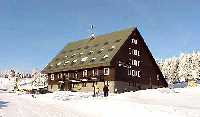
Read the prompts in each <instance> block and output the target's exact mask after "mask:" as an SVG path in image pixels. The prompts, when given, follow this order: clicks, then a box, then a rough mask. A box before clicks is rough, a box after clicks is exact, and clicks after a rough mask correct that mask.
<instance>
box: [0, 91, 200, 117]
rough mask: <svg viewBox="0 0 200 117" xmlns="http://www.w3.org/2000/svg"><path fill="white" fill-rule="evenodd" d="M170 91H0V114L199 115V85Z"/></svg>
mask: <svg viewBox="0 0 200 117" xmlns="http://www.w3.org/2000/svg"><path fill="white" fill-rule="evenodd" d="M170 91H171V90H169V89H157V90H144V91H138V92H129V93H123V94H118V95H113V96H109V97H106V98H103V97H98V98H93V97H87V96H85V97H87V98H73V99H71V98H69V97H68V98H69V99H70V100H67V101H61V100H62V99H61V100H58V99H59V98H58V96H59V95H55V94H45V95H37V96H36V98H32V97H31V95H30V94H23V95H17V94H14V93H2V92H0V101H4V102H8V103H7V104H6V106H5V107H2V108H0V117H1V116H2V117H113V116H115V117H121V116H124V117H126V116H127V117H128V116H141V117H143V116H148V117H158V116H159V117H160V116H162V117H200V101H199V99H200V88H198V89H176V93H174V92H170ZM58 93H59V92H58ZM79 95H80V97H84V96H81V95H83V94H79ZM56 96H57V97H56ZM62 96H63V95H62V92H61V95H60V97H62ZM76 96H78V95H77V93H76ZM57 98H58V99H57ZM68 98H67V99H68Z"/></svg>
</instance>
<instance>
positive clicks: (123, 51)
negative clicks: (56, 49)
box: [42, 28, 168, 92]
mask: <svg viewBox="0 0 200 117" xmlns="http://www.w3.org/2000/svg"><path fill="white" fill-rule="evenodd" d="M42 72H43V73H46V74H47V75H48V90H49V91H56V90H72V91H86V92H88V91H93V86H94V85H96V86H97V87H99V88H100V89H101V90H102V89H103V87H104V85H108V86H109V91H110V92H124V91H136V90H142V89H147V88H158V87H167V86H168V84H167V82H166V81H165V79H164V77H163V75H162V73H161V71H160V69H159V67H158V65H157V64H156V62H155V60H154V58H153V56H152V54H151V52H150V51H149V49H148V47H147V45H146V44H145V42H144V39H143V37H142V36H141V35H140V33H139V31H138V29H137V28H128V29H125V30H120V31H116V32H112V33H109V34H105V35H101V36H96V37H94V36H93V37H91V38H88V39H84V40H79V41H76V42H71V43H69V44H67V45H66V46H65V47H64V49H63V50H62V51H61V52H60V53H59V54H58V55H57V56H56V57H55V58H53V60H52V61H51V62H50V63H49V64H48V65H47V66H46V67H45V68H44V69H43V71H42Z"/></svg>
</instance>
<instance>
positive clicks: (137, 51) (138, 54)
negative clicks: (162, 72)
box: [132, 49, 140, 56]
mask: <svg viewBox="0 0 200 117" xmlns="http://www.w3.org/2000/svg"><path fill="white" fill-rule="evenodd" d="M132 54H133V55H136V56H140V51H139V50H135V49H132Z"/></svg>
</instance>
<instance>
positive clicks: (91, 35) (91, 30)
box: [90, 25, 95, 40]
mask: <svg viewBox="0 0 200 117" xmlns="http://www.w3.org/2000/svg"><path fill="white" fill-rule="evenodd" d="M90 33H91V34H90V39H91V40H92V39H94V38H95V33H94V25H91V26H90Z"/></svg>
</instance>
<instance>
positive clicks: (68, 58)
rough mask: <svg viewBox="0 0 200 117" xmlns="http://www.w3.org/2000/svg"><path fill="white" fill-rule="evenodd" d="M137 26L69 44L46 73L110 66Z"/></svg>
mask: <svg viewBox="0 0 200 117" xmlns="http://www.w3.org/2000/svg"><path fill="white" fill-rule="evenodd" d="M134 29H135V28H128V29H124V30H120V31H116V32H112V33H109V34H105V35H100V36H96V37H95V38H94V39H90V38H88V39H84V40H79V41H76V42H71V43H69V44H67V45H66V46H65V47H64V49H63V50H62V51H61V52H60V53H59V54H58V55H57V56H56V57H55V58H54V59H53V60H52V61H51V62H50V63H49V64H48V65H47V66H46V67H45V68H44V69H43V71H42V72H44V73H53V72H59V71H69V70H78V69H84V68H92V67H99V66H109V65H110V63H111V60H112V58H113V56H114V55H115V54H116V53H117V52H118V50H119V49H120V47H121V46H122V45H123V43H124V42H125V41H126V40H127V38H128V36H129V35H130V34H131V32H132V31H133V30H134Z"/></svg>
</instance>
